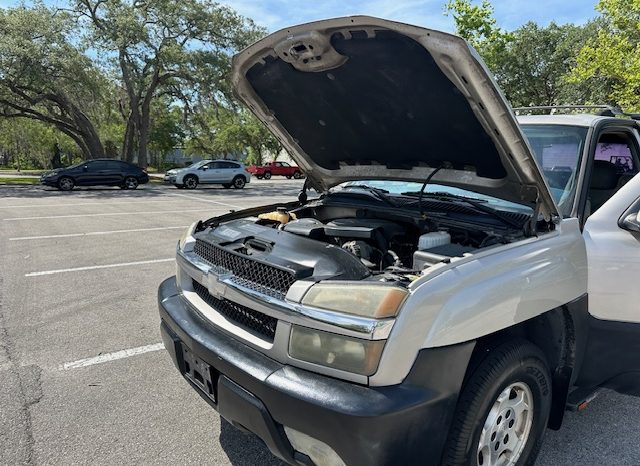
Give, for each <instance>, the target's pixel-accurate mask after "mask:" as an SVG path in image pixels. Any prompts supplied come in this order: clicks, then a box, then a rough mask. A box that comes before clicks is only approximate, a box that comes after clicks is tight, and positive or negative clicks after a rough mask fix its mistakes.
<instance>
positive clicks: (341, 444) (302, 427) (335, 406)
mask: <svg viewBox="0 0 640 466" xmlns="http://www.w3.org/2000/svg"><path fill="white" fill-rule="evenodd" d="M158 302H159V308H160V315H161V319H162V323H161V332H162V338H163V341H164V344H165V346H166V348H167V350H168V352H169V354H170V355H171V357H172V359H173V361H174V363H175V364H176V366H177V367H178V369H179V370H180V372H181V373H182V374H183V375H185V360H184V357H183V354H184V350H185V347H186V348H187V352H189V353H191V354H193V355H195V356H194V357H196V358H197V360H199V361H201V362H204V363H205V364H206V365H209V366H211V369H212V374H214V375H213V377H212V384H213V385H214V387H213V393H212V394H207V393H206V391H207V390H206V388H205V389H203V385H204V384H201V383H199V382H198V381H194V379H193V378H192V377H190V378H186V379H187V381H189V383H190V384H191V385H192V386H193V387H194V388H195V389H196V390H197V391H198V393H200V395H201V396H202V397H203V398H204V399H205V400H207V401H208V402H209V404H211V405H212V406H213V407H214V408H215V409H216V410H218V411H219V412H220V414H221V415H222V416H223V417H225V418H226V419H227V420H228V421H229V422H231V423H232V424H234V425H236V426H237V427H240V428H243V429H246V430H249V431H251V432H253V433H255V434H256V435H258V436H259V437H260V438H261V439H262V440H263V441H264V443H265V444H266V445H267V446H268V447H269V449H270V450H271V451H272V452H273V453H274V454H275V455H277V456H278V457H280V458H282V459H284V460H285V461H287V462H289V463H291V464H310V462H309V461H310V460H309V459H308V458H307V457H306V456H305V455H301V454H299V453H296V452H294V450H293V448H292V447H291V444H290V443H289V441H288V439H287V437H286V435H285V434H284V428H283V426H288V427H290V428H293V429H295V430H297V431H299V432H303V433H305V434H307V435H309V436H311V437H313V438H315V439H318V440H320V441H322V442H324V443H326V444H327V445H329V446H330V447H331V448H333V449H334V450H335V451H336V453H337V454H338V455H339V456H340V457H341V458H342V460H343V461H344V462H345V463H346V464H347V465H365V464H366V465H398V464H402V465H411V464H421V465H430V464H434V465H436V464H438V463H439V462H440V458H441V456H442V448H443V445H444V442H445V440H446V437H447V434H448V430H449V425H450V422H451V416H452V414H453V411H454V408H455V405H456V402H457V398H458V393H459V389H460V386H461V385H462V380H463V378H464V374H465V371H466V368H467V363H468V361H469V358H470V356H471V352H472V350H473V346H474V344H473V343H465V344H460V345H455V346H451V347H446V348H436V349H429V350H423V351H421V352H420V353H419V356H418V358H417V359H416V362H415V363H414V366H413V368H412V370H411V373H410V374H409V375H408V377H407V378H406V379H405V381H404V382H403V383H402V384H400V385H395V386H391V387H365V386H361V385H357V384H353V383H348V382H345V381H341V380H337V379H333V378H331V377H326V376H322V375H318V374H315V373H312V372H309V371H306V370H302V369H298V368H295V367H292V366H286V365H283V364H280V363H278V362H277V361H274V360H272V359H270V358H268V357H266V356H265V355H264V354H262V353H260V352H258V351H256V350H254V349H252V348H250V347H248V346H247V345H245V344H243V343H241V342H240V341H238V340H235V339H234V338H231V337H230V336H228V335H226V334H225V333H223V332H222V331H220V330H217V329H216V328H215V327H213V326H212V325H211V324H209V323H208V322H207V321H205V320H204V319H203V318H201V317H200V315H199V314H198V313H197V312H196V311H195V310H194V309H193V308H192V307H191V306H190V304H189V303H187V302H186V300H185V299H184V298H183V296H182V294H181V293H180V291H179V290H178V289H177V287H176V284H175V277H172V278H169V279H167V280H165V281H164V282H163V283H162V285H161V286H160V289H159V290H158Z"/></svg>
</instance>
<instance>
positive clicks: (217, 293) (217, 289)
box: [207, 273, 230, 298]
mask: <svg viewBox="0 0 640 466" xmlns="http://www.w3.org/2000/svg"><path fill="white" fill-rule="evenodd" d="M229 276H230V275H229ZM225 278H227V276H226V275H216V274H215V273H209V274H207V289H208V290H209V293H210V294H211V296H214V297H215V298H222V297H223V296H224V290H225V288H226V285H225V284H224V283H223V282H222V280H224V279H225Z"/></svg>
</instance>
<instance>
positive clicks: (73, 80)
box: [0, 2, 106, 157]
mask: <svg viewBox="0 0 640 466" xmlns="http://www.w3.org/2000/svg"><path fill="white" fill-rule="evenodd" d="M74 28H75V23H74V20H73V18H72V17H71V16H70V15H69V14H67V13H64V12H61V11H55V10H53V9H50V8H47V7H45V6H44V5H43V4H42V3H40V2H37V3H35V5H34V6H33V7H26V6H20V7H16V8H10V9H0V116H3V117H5V118H19V119H32V120H38V121H42V122H44V123H47V124H49V125H51V126H53V127H55V128H57V129H58V130H59V131H61V132H63V133H64V134H66V135H67V136H69V137H70V138H72V139H73V140H74V141H75V142H76V144H77V145H78V147H79V148H80V149H81V150H82V152H83V153H84V154H85V156H86V157H92V156H103V155H104V151H103V147H102V144H101V142H100V139H99V137H98V135H97V134H96V130H95V127H94V126H93V124H92V122H91V112H90V110H95V109H97V108H99V105H98V103H99V102H101V101H102V94H101V91H102V90H103V89H104V85H105V83H106V80H105V78H104V76H103V75H102V74H101V72H100V70H99V69H98V68H97V67H96V66H95V65H94V63H93V62H92V60H91V59H90V58H89V57H88V56H87V55H86V54H85V53H84V52H85V51H84V50H83V49H82V48H81V47H79V46H78V45H77V41H74V34H75V29H74Z"/></svg>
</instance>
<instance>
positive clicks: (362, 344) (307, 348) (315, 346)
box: [289, 325, 386, 375]
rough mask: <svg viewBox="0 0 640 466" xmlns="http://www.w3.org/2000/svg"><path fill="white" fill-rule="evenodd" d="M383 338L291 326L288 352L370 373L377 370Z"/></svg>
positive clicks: (310, 360)
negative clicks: (357, 336)
mask: <svg viewBox="0 0 640 466" xmlns="http://www.w3.org/2000/svg"><path fill="white" fill-rule="evenodd" d="M385 341H386V340H362V339H360V338H351V337H347V336H344V335H337V334H335V333H329V332H323V331H321V330H314V329H310V328H306V327H299V326H297V325H294V326H292V327H291V338H290V339H289V355H290V356H291V357H292V358H295V359H299V360H301V361H306V362H311V363H315V364H320V365H322V366H326V367H331V368H334V369H339V370H342V371H347V372H351V373H354V374H361V375H373V374H374V373H375V372H376V370H377V369H378V363H379V362H380V357H381V355H382V349H383V348H384V344H385Z"/></svg>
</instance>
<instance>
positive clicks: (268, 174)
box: [263, 172, 271, 180]
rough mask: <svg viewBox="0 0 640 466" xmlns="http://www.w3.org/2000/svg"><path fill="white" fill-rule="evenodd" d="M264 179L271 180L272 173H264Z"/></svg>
mask: <svg viewBox="0 0 640 466" xmlns="http://www.w3.org/2000/svg"><path fill="white" fill-rule="evenodd" d="M263 176H264V179H265V180H270V179H271V172H264V175H263Z"/></svg>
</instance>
